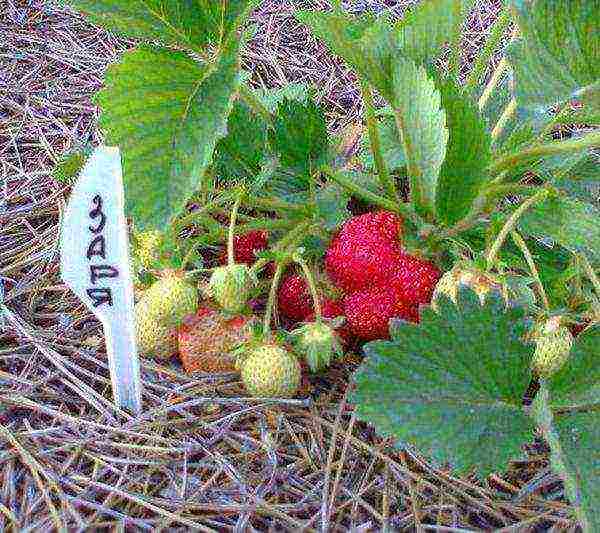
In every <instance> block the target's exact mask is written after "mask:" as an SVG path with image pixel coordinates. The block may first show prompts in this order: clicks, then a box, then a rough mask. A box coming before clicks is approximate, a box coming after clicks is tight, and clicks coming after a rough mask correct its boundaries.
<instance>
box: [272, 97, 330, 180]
mask: <svg viewBox="0 0 600 533" xmlns="http://www.w3.org/2000/svg"><path fill="white" fill-rule="evenodd" d="M270 140H271V146H272V147H273V149H274V151H275V153H276V154H277V155H278V157H279V160H280V162H281V164H282V166H283V167H284V168H287V169H292V170H293V171H294V172H295V173H298V174H300V175H302V176H309V175H310V174H311V173H312V171H313V170H315V168H317V167H318V166H319V165H320V164H321V163H323V162H324V158H325V157H326V156H327V149H328V142H329V140H328V137H327V124H326V122H325V115H324V114H323V111H322V109H321V108H320V107H318V106H317V105H316V104H315V103H314V102H313V101H309V102H307V103H306V104H302V103H300V102H298V101H295V100H290V99H287V98H286V99H284V100H283V101H282V102H281V103H280V104H279V106H278V112H277V116H276V119H275V125H274V127H273V131H272V135H271V139H270Z"/></svg>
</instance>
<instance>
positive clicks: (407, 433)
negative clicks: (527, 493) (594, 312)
mask: <svg viewBox="0 0 600 533" xmlns="http://www.w3.org/2000/svg"><path fill="white" fill-rule="evenodd" d="M523 318H524V311H523V309H520V308H518V307H512V308H509V309H505V307H504V304H503V301H502V300H501V297H500V296H499V295H498V294H492V295H490V297H489V298H488V299H487V301H486V302H485V305H483V306H482V305H480V303H479V300H478V299H477V296H476V295H475V294H474V293H473V292H472V291H471V290H469V289H462V290H460V291H459V296H458V306H455V305H454V304H452V303H451V302H450V301H449V300H447V299H443V300H442V301H441V302H440V304H439V314H437V313H434V312H433V311H432V310H431V309H422V313H421V322H420V324H418V325H415V324H408V323H405V322H398V323H395V324H394V323H392V327H391V335H392V340H390V341H375V342H371V343H368V344H367V345H366V347H365V353H366V354H367V358H366V360H365V362H364V363H363V365H362V367H361V368H360V369H359V370H358V371H357V373H356V375H355V381H356V390H355V392H354V393H353V395H352V398H351V399H352V402H353V403H355V404H356V409H357V414H358V416H359V418H361V419H362V420H364V421H366V422H369V423H371V424H374V426H375V428H376V430H377V431H378V432H379V433H380V434H382V435H385V436H392V437H394V438H396V439H398V441H399V442H398V445H405V444H411V445H415V446H416V447H417V448H418V449H419V450H421V451H423V452H425V453H428V454H431V455H432V456H433V457H434V458H436V459H437V460H438V461H441V462H446V461H449V462H450V463H452V464H453V465H455V466H456V468H457V469H458V470H459V471H460V472H464V471H466V470H467V469H469V468H471V467H472V466H473V465H475V466H476V467H477V468H478V470H479V471H480V472H481V473H482V474H485V473H488V472H490V471H492V470H494V469H500V468H504V466H505V464H506V461H507V460H508V459H509V458H511V457H515V456H518V455H519V449H520V446H521V444H522V443H523V442H524V441H526V440H527V439H528V438H529V437H530V436H531V430H532V424H531V422H530V420H528V417H527V416H526V415H525V414H524V412H523V411H522V409H521V398H522V395H523V393H524V392H525V390H526V388H527V385H528V383H529V379H530V373H529V370H528V368H529V361H530V357H531V353H532V350H533V349H532V347H531V346H525V345H524V344H523V343H522V341H521V337H522V335H523V333H524V331H525V325H524V321H523Z"/></svg>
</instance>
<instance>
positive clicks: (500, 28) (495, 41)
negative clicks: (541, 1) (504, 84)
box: [466, 5, 511, 90]
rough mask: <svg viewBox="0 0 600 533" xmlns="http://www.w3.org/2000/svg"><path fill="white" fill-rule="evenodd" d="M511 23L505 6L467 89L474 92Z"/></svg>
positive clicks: (478, 59) (470, 77)
mask: <svg viewBox="0 0 600 533" xmlns="http://www.w3.org/2000/svg"><path fill="white" fill-rule="evenodd" d="M510 21H511V17H510V8H509V7H508V5H505V6H504V8H503V9H502V12H501V13H500V15H499V17H498V18H497V19H496V22H494V25H493V26H492V29H491V30H490V34H489V36H488V38H487V40H486V42H485V45H484V47H483V50H482V51H481V53H480V54H479V55H478V56H477V59H476V60H475V65H474V66H473V70H471V72H470V73H469V76H468V77H467V82H466V87H467V89H469V90H473V89H474V88H475V86H476V85H477V83H478V82H479V80H480V78H481V77H482V76H483V74H484V72H485V69H486V68H487V66H488V64H489V62H490V59H491V58H492V55H494V51H495V50H496V48H497V47H498V45H499V44H500V40H501V39H502V36H503V35H504V32H505V31H506V29H507V28H508V26H509V24H510Z"/></svg>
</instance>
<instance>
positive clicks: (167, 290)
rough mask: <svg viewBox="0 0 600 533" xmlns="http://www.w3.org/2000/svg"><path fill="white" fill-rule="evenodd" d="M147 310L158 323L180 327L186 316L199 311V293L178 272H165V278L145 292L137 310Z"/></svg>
mask: <svg viewBox="0 0 600 533" xmlns="http://www.w3.org/2000/svg"><path fill="white" fill-rule="evenodd" d="M138 308H139V309H140V312H142V311H141V309H142V308H146V310H145V311H143V312H144V313H145V312H148V313H150V314H151V315H152V316H153V317H154V318H155V319H156V320H157V321H158V322H160V323H161V324H163V325H164V326H168V327H175V326H178V325H179V324H180V323H181V321H182V320H183V318H184V317H185V316H186V315H189V314H191V313H194V312H195V311H196V309H198V291H197V289H196V288H195V287H194V286H193V285H191V284H190V283H188V282H187V281H186V280H185V279H184V278H183V277H182V276H181V274H179V273H178V272H176V271H165V272H164V275H163V277H161V278H160V279H159V280H158V281H156V282H155V283H154V284H153V285H152V286H151V287H150V288H149V289H147V290H146V291H144V293H143V296H142V298H141V299H140V301H139V302H138V304H137V305H136V310H137V309H138Z"/></svg>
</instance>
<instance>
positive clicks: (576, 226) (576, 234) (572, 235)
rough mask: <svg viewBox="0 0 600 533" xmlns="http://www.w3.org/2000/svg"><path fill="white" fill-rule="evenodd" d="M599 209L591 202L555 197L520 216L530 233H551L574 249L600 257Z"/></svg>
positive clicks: (563, 244) (522, 226)
mask: <svg viewBox="0 0 600 533" xmlns="http://www.w3.org/2000/svg"><path fill="white" fill-rule="evenodd" d="M599 220H600V210H598V209H596V208H595V207H594V206H592V205H591V204H587V203H584V202H580V201H578V200H573V199H570V198H564V197H560V196H559V197H552V198H549V199H547V200H546V201H545V202H542V203H540V204H538V205H535V206H533V207H531V208H530V209H529V210H528V211H527V212H525V214H524V215H523V216H522V217H521V218H520V219H519V226H520V227H521V230H522V231H523V232H525V233H527V234H529V235H535V236H539V237H550V238H551V239H552V240H554V241H555V242H557V243H559V244H561V245H562V246H564V247H565V248H567V249H568V250H571V251H572V252H587V253H589V254H590V255H591V256H592V257H594V258H596V259H599V258H600V224H599V223H598V221H599Z"/></svg>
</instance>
